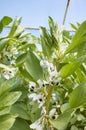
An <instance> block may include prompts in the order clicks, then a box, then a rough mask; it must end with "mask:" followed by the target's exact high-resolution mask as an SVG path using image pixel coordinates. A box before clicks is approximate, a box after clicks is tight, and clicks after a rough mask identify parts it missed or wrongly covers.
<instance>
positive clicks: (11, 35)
mask: <svg viewBox="0 0 86 130" xmlns="http://www.w3.org/2000/svg"><path fill="white" fill-rule="evenodd" d="M20 22H21V18H17V17H16V18H15V20H14V23H13V25H12V27H11V30H10V33H9V37H13V36H14V35H15V32H16V30H17V28H18V26H19V24H20Z"/></svg>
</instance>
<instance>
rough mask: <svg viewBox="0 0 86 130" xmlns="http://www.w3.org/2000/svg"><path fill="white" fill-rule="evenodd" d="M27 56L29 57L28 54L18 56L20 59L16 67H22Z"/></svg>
mask: <svg viewBox="0 0 86 130" xmlns="http://www.w3.org/2000/svg"><path fill="white" fill-rule="evenodd" d="M26 56H27V54H26V53H24V54H21V55H20V56H18V58H17V59H16V66H21V65H22V64H23V63H24V61H25V59H26Z"/></svg>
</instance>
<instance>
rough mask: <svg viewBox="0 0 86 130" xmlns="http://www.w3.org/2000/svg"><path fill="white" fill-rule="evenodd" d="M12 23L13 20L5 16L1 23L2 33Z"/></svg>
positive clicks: (0, 29)
mask: <svg viewBox="0 0 86 130" xmlns="http://www.w3.org/2000/svg"><path fill="white" fill-rule="evenodd" d="M11 22H12V18H10V17H8V16H4V17H3V18H2V19H1V21H0V33H1V32H2V30H3V27H4V26H6V25H8V24H9V23H11Z"/></svg>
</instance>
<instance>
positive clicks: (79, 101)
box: [69, 82, 86, 108]
mask: <svg viewBox="0 0 86 130" xmlns="http://www.w3.org/2000/svg"><path fill="white" fill-rule="evenodd" d="M69 104H70V107H71V108H78V107H80V106H83V105H84V104H86V82H84V83H82V84H80V86H78V87H77V88H75V89H74V90H73V91H72V93H71V94H70V96H69Z"/></svg>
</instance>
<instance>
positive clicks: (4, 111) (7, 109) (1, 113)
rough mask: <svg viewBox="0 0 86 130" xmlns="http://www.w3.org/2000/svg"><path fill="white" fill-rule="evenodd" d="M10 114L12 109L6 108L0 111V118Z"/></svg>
mask: <svg viewBox="0 0 86 130" xmlns="http://www.w3.org/2000/svg"><path fill="white" fill-rule="evenodd" d="M9 112H10V107H5V108H1V109H0V116H1V115H5V114H8V113H9Z"/></svg>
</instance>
